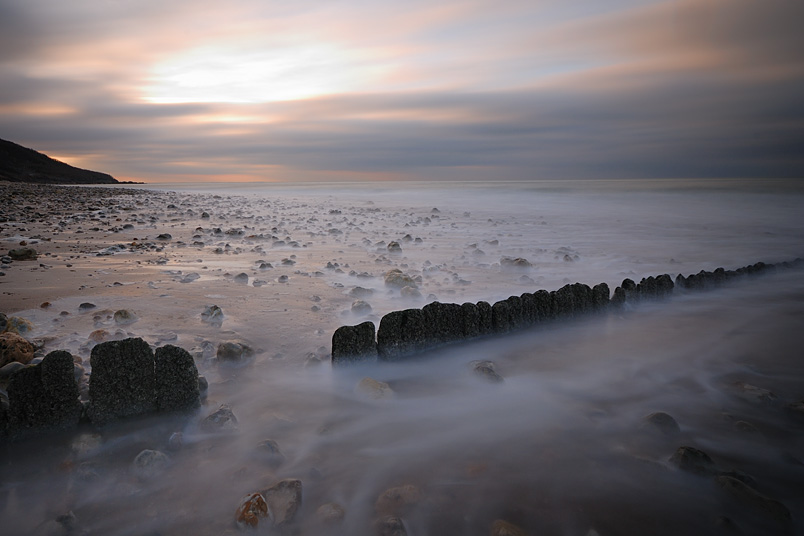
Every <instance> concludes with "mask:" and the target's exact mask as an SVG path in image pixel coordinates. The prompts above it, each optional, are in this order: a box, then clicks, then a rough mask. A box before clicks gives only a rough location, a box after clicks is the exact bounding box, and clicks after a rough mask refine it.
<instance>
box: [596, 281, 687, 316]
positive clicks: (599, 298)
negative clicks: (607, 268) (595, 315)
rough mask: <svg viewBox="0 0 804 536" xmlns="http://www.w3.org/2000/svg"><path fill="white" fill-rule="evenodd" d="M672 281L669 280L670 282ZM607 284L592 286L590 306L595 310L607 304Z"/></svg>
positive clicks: (605, 306)
mask: <svg viewBox="0 0 804 536" xmlns="http://www.w3.org/2000/svg"><path fill="white" fill-rule="evenodd" d="M672 283H673V282H672V281H671V282H670V284H672ZM610 295H611V292H610V291H609V286H608V285H607V284H606V283H599V284H597V285H595V286H594V287H592V308H593V309H594V310H595V311H602V310H604V309H606V308H607V307H608V306H609V296H610Z"/></svg>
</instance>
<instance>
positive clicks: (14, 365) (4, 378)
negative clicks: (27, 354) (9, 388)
mask: <svg viewBox="0 0 804 536" xmlns="http://www.w3.org/2000/svg"><path fill="white" fill-rule="evenodd" d="M25 366H26V365H23V364H22V363H20V362H19V361H12V362H10V363H6V364H5V365H3V366H2V367H0V383H6V382H8V381H9V380H10V379H11V377H12V376H13V375H14V374H16V373H17V372H19V370H20V369H24V368H25Z"/></svg>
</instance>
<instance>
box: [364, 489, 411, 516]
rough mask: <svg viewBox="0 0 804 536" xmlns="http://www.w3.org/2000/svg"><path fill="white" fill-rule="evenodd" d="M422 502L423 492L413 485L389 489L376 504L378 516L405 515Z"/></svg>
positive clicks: (380, 496) (378, 498) (381, 494)
mask: <svg viewBox="0 0 804 536" xmlns="http://www.w3.org/2000/svg"><path fill="white" fill-rule="evenodd" d="M421 500H422V492H421V490H420V489H419V488H418V487H416V486H414V485H413V484H406V485H404V486H397V487H394V488H388V489H387V490H385V491H383V492H382V493H380V495H379V496H378V497H377V500H376V501H375V502H374V510H375V511H376V512H377V514H378V515H404V514H406V513H407V512H409V511H410V510H411V509H412V508H413V507H414V506H416V505H417V504H419V502H420V501H421Z"/></svg>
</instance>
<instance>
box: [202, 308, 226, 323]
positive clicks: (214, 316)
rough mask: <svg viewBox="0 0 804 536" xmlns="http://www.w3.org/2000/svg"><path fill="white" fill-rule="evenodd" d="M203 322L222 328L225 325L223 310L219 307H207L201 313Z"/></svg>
mask: <svg viewBox="0 0 804 536" xmlns="http://www.w3.org/2000/svg"><path fill="white" fill-rule="evenodd" d="M201 321H202V322H206V323H207V324H211V325H213V326H216V327H221V324H223V310H222V309H221V308H220V307H218V306H217V305H207V306H206V307H204V311H203V312H202V313H201Z"/></svg>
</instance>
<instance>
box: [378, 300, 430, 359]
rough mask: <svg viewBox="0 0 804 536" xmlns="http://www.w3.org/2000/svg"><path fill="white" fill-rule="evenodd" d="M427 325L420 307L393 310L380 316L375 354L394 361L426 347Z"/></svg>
mask: <svg viewBox="0 0 804 536" xmlns="http://www.w3.org/2000/svg"><path fill="white" fill-rule="evenodd" d="M428 332H429V329H428V326H427V324H426V320H425V316H424V313H422V311H421V309H405V310H404V311H393V312H390V313H388V314H386V315H385V316H383V317H382V319H381V320H380V327H379V329H378V330H377V354H378V357H379V359H380V360H382V361H395V360H397V359H400V358H401V357H404V356H406V355H409V354H414V353H416V352H421V351H422V350H424V349H426V348H427V341H428Z"/></svg>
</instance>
